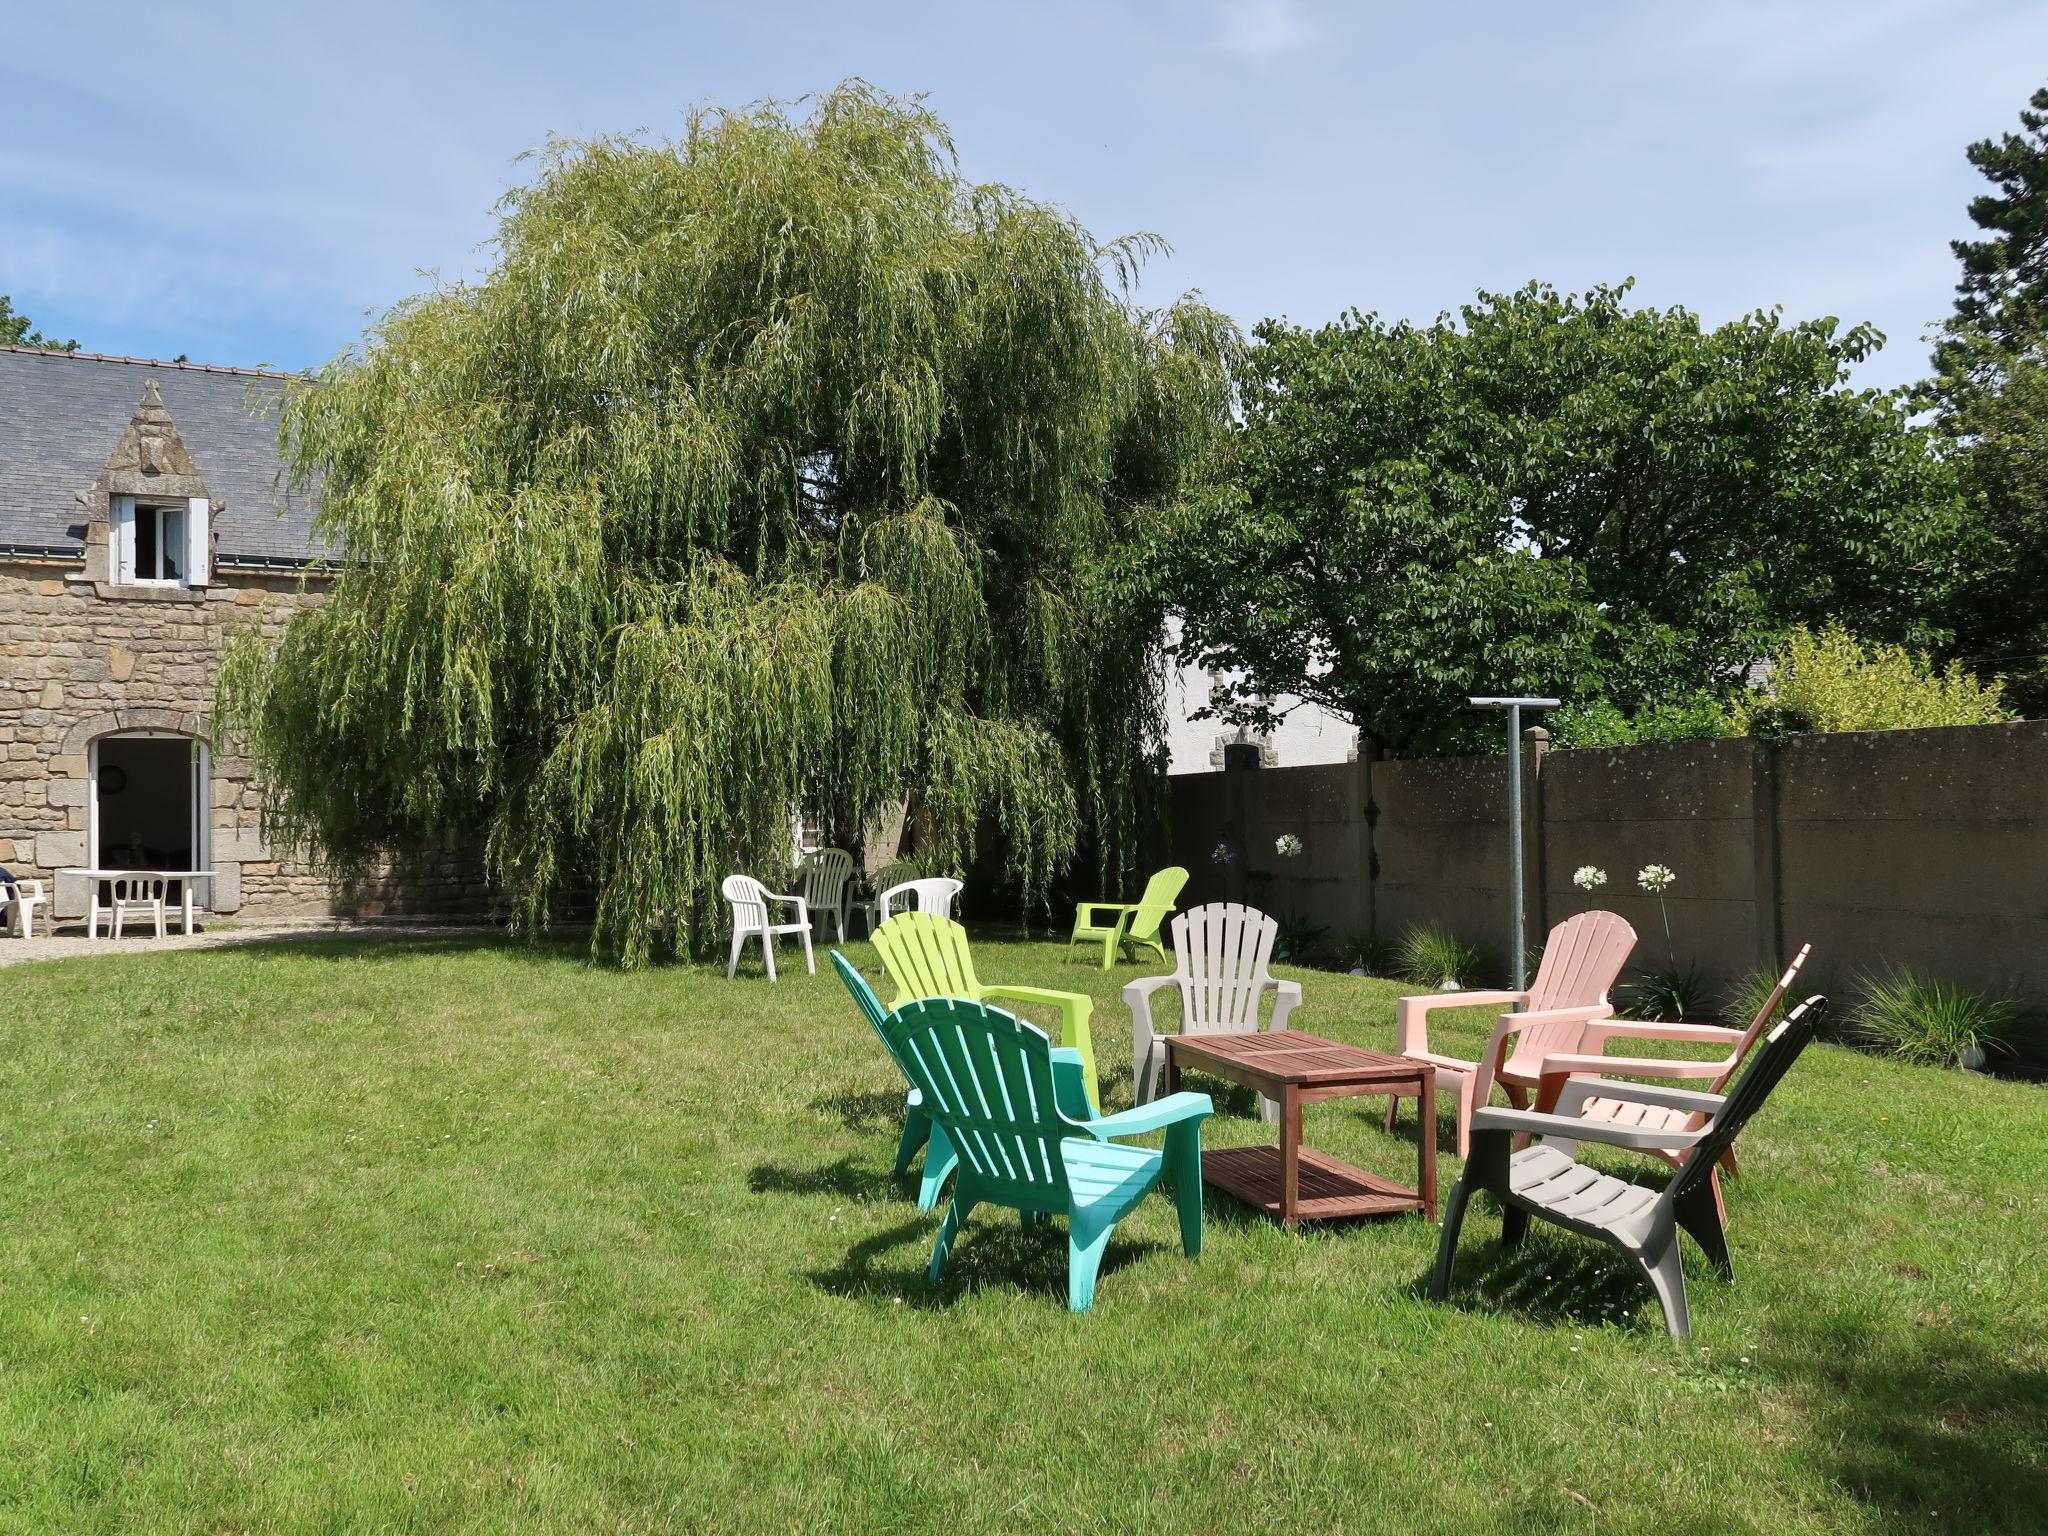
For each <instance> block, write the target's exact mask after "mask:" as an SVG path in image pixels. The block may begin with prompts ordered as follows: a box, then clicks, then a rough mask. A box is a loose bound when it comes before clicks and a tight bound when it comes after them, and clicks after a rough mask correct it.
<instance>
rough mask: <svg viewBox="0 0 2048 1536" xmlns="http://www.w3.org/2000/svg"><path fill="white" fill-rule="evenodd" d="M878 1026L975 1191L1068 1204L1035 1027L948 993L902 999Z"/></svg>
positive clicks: (1048, 1048)
mask: <svg viewBox="0 0 2048 1536" xmlns="http://www.w3.org/2000/svg"><path fill="white" fill-rule="evenodd" d="M883 1028H884V1030H885V1031H886V1032H887V1035H888V1039H889V1040H890V1042H891V1043H892V1044H893V1045H894V1046H895V1048H896V1059H897V1061H898V1062H899V1063H901V1065H902V1067H903V1071H904V1074H905V1075H906V1076H907V1077H908V1078H909V1079H910V1081H911V1083H912V1085H913V1086H914V1087H916V1088H917V1090H918V1091H919V1093H920V1095H921V1096H922V1098H923V1102H924V1108H925V1112H926V1113H927V1114H929V1115H930V1116H931V1117H932V1119H934V1120H935V1121H937V1122H938V1123H939V1124H940V1125H942V1126H944V1127H945V1130H946V1134H947V1136H948V1137H949V1138H950V1139H951V1140H952V1143H953V1146H954V1148H955V1149H956V1150H957V1151H958V1152H959V1154H960V1160H961V1161H962V1162H963V1163H965V1164H966V1165H967V1168H968V1169H969V1170H970V1171H971V1172H972V1173H973V1176H974V1182H975V1184H976V1185H977V1186H978V1191H977V1192H978V1193H979V1194H980V1195H981V1196H982V1197H983V1198H985V1199H991V1200H994V1201H996V1202H998V1203H1001V1204H1009V1205H1024V1206H1027V1207H1033V1208H1039V1209H1058V1208H1060V1207H1062V1206H1064V1205H1066V1204H1068V1203H1069V1199H1070V1195H1069V1190H1068V1185H1067V1169H1066V1164H1065V1162H1064V1161H1063V1160H1062V1159H1061V1156H1060V1142H1061V1141H1062V1140H1063V1139H1064V1138H1065V1137H1066V1136H1067V1135H1068V1133H1069V1129H1070V1128H1069V1126H1068V1124H1067V1122H1066V1120H1065V1119H1064V1117H1062V1116H1061V1114H1060V1113H1059V1111H1058V1109H1056V1108H1055V1107H1054V1106H1055V1103H1056V1100H1055V1099H1054V1097H1053V1077H1052V1042H1051V1041H1050V1040H1049V1039H1047V1038H1046V1035H1045V1032H1044V1031H1043V1030H1041V1029H1038V1028H1037V1027H1036V1026H1034V1025H1030V1024H1026V1023H1025V1022H1024V1021H1023V1020H1021V1019H1019V1018H1017V1017H1016V1016H1014V1015H1012V1014H1008V1013H1005V1012H1004V1011H1003V1010H1002V1009H1000V1008H990V1007H988V1006H986V1005H985V1004H982V1003H970V1002H967V1001H966V1000H964V999H962V998H956V997H939V998H925V999H922V1000H920V1001H918V1002H914V1003H907V1004H905V1005H904V1006H903V1007H901V1008H899V1009H897V1010H896V1011H895V1012H894V1013H892V1014H890V1015H889V1017H888V1018H887V1019H886V1020H885V1021H884V1023H883Z"/></svg>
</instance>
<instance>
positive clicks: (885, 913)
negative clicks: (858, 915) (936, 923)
mask: <svg viewBox="0 0 2048 1536" xmlns="http://www.w3.org/2000/svg"><path fill="white" fill-rule="evenodd" d="M966 889H967V884H966V882H965V881H962V880H953V879H949V878H948V877H946V876H944V875H933V876H930V877H928V878H926V879H923V880H906V881H904V882H903V883H902V884H901V885H898V886H891V887H890V888H888V889H886V890H884V891H883V892H882V894H881V895H880V896H878V897H877V898H876V899H875V904H876V905H877V906H878V907H880V909H881V912H882V921H883V922H885V923H886V922H887V921H889V914H890V913H891V912H892V911H894V912H909V911H918V912H936V913H938V915H939V916H940V917H951V916H952V915H953V898H954V897H955V896H958V895H959V894H960V893H961V892H962V891H964V890H966Z"/></svg>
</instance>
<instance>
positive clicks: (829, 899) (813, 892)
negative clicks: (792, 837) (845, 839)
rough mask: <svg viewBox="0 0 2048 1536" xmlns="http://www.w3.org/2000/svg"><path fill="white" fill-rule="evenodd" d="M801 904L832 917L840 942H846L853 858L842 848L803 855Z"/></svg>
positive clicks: (817, 912)
mask: <svg viewBox="0 0 2048 1536" xmlns="http://www.w3.org/2000/svg"><path fill="white" fill-rule="evenodd" d="M803 875H804V905H805V906H806V907H808V908H809V909H810V910H811V911H812V912H814V913H816V914H817V915H819V916H820V917H822V916H824V915H825V914H826V913H828V912H829V913H830V914H831V915H832V921H833V922H834V923H835V924H837V925H838V932H839V942H840V943H842V944H844V943H845V942H846V916H847V912H846V908H847V902H848V899H849V896H850V894H851V887H852V885H853V855H852V854H850V853H848V852H847V851H846V850H845V849H844V848H820V849H818V850H817V851H816V852H814V853H807V854H805V855H804V862H803Z"/></svg>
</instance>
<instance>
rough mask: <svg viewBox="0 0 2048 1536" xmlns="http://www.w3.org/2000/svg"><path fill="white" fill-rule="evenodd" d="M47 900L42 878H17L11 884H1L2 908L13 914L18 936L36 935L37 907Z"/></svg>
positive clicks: (0, 905)
mask: <svg viewBox="0 0 2048 1536" xmlns="http://www.w3.org/2000/svg"><path fill="white" fill-rule="evenodd" d="M45 900H47V898H46V897H45V896H44V894H43V882H42V881H40V880H16V881H14V882H13V883H12V884H10V885H0V909H4V911H5V912H6V913H8V914H11V915H12V917H13V922H14V932H15V936H16V937H17V938H23V939H32V938H34V937H35V936H36V908H37V907H40V906H42V905H43V903H44V902H45Z"/></svg>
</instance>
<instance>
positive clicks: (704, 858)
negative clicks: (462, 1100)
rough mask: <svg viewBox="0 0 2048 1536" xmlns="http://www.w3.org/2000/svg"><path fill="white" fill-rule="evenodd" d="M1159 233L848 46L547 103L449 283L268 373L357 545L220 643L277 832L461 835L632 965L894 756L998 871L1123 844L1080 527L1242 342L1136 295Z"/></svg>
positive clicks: (1133, 688) (1095, 550)
mask: <svg viewBox="0 0 2048 1536" xmlns="http://www.w3.org/2000/svg"><path fill="white" fill-rule="evenodd" d="M1154 244H1156V242H1154V241H1152V240H1150V239H1149V238H1145V237H1138V238H1130V239H1122V240H1115V241H1110V242H1107V243H1099V242H1097V241H1096V240H1095V239H1094V238H1092V237H1091V236H1090V235H1089V233H1088V232H1087V231H1086V230H1085V229H1083V228H1082V227H1080V225H1078V224H1077V223H1076V222H1075V221H1074V220H1073V219H1072V218H1071V217H1069V216H1068V215H1066V214H1065V213H1063V212H1061V211H1060V210H1057V209H1055V208H1052V207H1049V206H1047V205H1045V204H1043V203H1040V202H1035V201H1032V200H1031V199H1029V198H1027V197H1025V196H1022V195H1020V194H1019V193H1017V192H1015V191H1012V190H1009V189H1007V188H1004V187H1000V186H976V185H970V184H968V183H967V182H965V181H964V180H963V179H962V178H961V176H960V175H959V172H958V170H957V167H956V163H955V159H954V155H953V150H952V145H951V143H950V140H949V138H948V136H947V133H946V129H945V127H944V125H943V124H941V123H940V122H939V121H938V120H937V119H936V118H934V117H933V116H932V115H931V114H930V113H929V112H928V111H927V110H925V109H924V108H923V107H922V106H921V105H920V104H918V103H916V102H914V101H901V100H894V99H890V98H888V97H885V96H883V95H881V94H879V93H877V92H875V91H873V90H871V89H869V88H868V87H866V86H864V85H861V84H859V83H857V82H855V83H850V84H848V85H846V86H843V87H841V88H840V89H838V90H836V91H834V92H832V93H830V94H828V95H826V96H824V97H822V98H820V99H818V100H816V101H815V102H814V103H812V104H811V106H810V109H809V111H808V115H804V116H798V115H797V114H796V113H794V112H793V111H792V110H791V109H790V108H788V107H786V106H783V105H778V104H766V105H761V106H756V107H752V108H748V109H744V110H739V111H707V112H703V113H700V114H697V115H695V116H693V118H692V119H691V121H690V124H689V128H688V132H687V134H686V135H685V136H684V137H683V138H682V139H681V140H680V141H676V142H666V141H650V140H646V139H642V138H630V139H628V138H606V139H600V140H595V141H590V142H579V143H567V142H557V143H554V144H551V145H550V146H549V147H548V148H547V150H546V151H545V152H544V153H542V154H541V155H540V157H539V161H538V172H537V175H536V176H535V177H534V178H533V180H532V182H531V184H530V185H528V186H525V187H523V188H521V189H519V190H517V191H514V192H513V193H511V194H510V195H509V196H508V197H507V198H506V199H505V202H504V204H503V207H502V210H501V219H500V224H499V228H498V233H497V240H496V256H495V262H494V265H493V266H492V268H491V270H490V271H489V273H488V274H487V275H486V276H484V277H483V278H482V279H481V280H479V281H477V282H475V283H474V284H469V285H462V286H453V287H442V288H438V289H436V290H435V291H432V292H430V293H427V294H425V295H422V296H420V297H418V298H416V299H413V300H411V301H409V302H407V303H404V304H401V305H399V306H398V307H397V308H395V309H394V310H392V311H391V312H390V313H389V314H388V315H386V316H384V317H383V318H382V319H381V320H380V321H379V322H378V323H377V324H376V325H375V327H374V328H373V329H372V331H371V332H370V334H369V335H368V337H367V339H366V342H365V344H364V345H363V346H362V347H360V348H357V349H353V350H351V351H350V352H349V353H347V354H345V355H343V356H342V357H341V358H339V359H337V360H336V361H335V362H334V363H333V364H331V365H330V366H328V367H327V368H326V369H325V370H323V371H322V373H321V374H320V376H319V378H318V379H317V381H315V382H313V383H309V384H308V385H307V386H305V387H303V388H298V389H295V390H293V391H292V392H291V393H290V394H289V395H288V397H287V400H286V403H285V405H284V408H283V419H282V424H281V435H282V441H283V444H284V447H285V451H286V454H287V457H288V461H289V464H290V474H291V478H292V480H293V482H294V483H295V484H296V485H298V486H300V487H302V488H305V489H308V490H311V489H313V488H314V487H316V486H317V490H318V494H319V497H320V512H319V522H320V527H321V529H322V530H323V532H324V533H325V534H326V536H327V537H328V538H330V539H331V540H333V541H336V542H337V543H338V544H339V546H340V547H341V548H343V549H344V550H345V551H346V563H345V568H344V569H343V571H342V573H341V575H340V576H339V579H338V580H336V581H335V583H334V585H333V589H332V592H331V594H330V596H329V597H328V599H327V601H326V602H325V603H323V604H321V605H319V606H318V607H315V608H313V609H310V610H308V611H306V612H304V613H302V614H300V615H298V616H296V617H295V618H294V619H293V620H292V621H291V623H290V624H289V626H288V627H287V628H286V630H285V632H284V634H283V636H282V639H281V640H280V642H279V643H278V644H277V645H276V646H275V647H274V649H268V650H266V649H265V648H263V647H262V646H261V645H260V644H258V643H257V642H254V641H247V642H244V643H243V644H242V645H241V646H240V647H239V648H238V649H237V650H236V651H235V652H234V653H233V654H232V655H231V657H230V659H229V662H228V664H227V666H225V667H224V669H223V680H222V703H223V716H224V718H225V719H227V720H228V721H230V722H231V723H232V724H233V725H235V726H237V727H239V728H240V729H241V730H242V731H243V732H244V733H245V734H246V735H247V737H248V739H249V742H250V746H251V750H252V751H253V752H254V754H255V756H256V759H257V761H258V764H259V768H260V771H261V773H262V775H263V777H264V779H265V781H266V783H267V785H268V790H269V796H270V807H271V810H270V814H271V816H272V819H273V823H274V828H275V830H276V832H277V833H278V835H279V836H281V837H284V838H286V839H289V840H294V841H297V842H299V843H302V844H304V845H306V846H309V847H311V848H312V849H313V850H315V851H316V852H318V853H319V854H321V855H323V856H324V857H326V858H327V859H329V860H330V861H333V862H335V863H336V864H338V865H341V866H343V867H348V866H352V865H360V864H362V863H365V862H367V861H369V860H371V859H373V858H375V857H376V856H377V855H378V853H379V851H380V850H381V849H384V848H387V847H399V848H404V847H412V846H418V845H422V844H426V843H431V842H433V841H436V840H438V839H440V838H442V837H443V836H445V835H447V834H448V833H449V832H450V831H454V832H458V833H468V834H470V835H473V836H476V837H479V838H481V839H482V840H483V842H484V845H485V848H486V850H487V854H488V858H489V862H490V865H491V868H492V870H493V873H494V874H495V876H496V877H497V878H498V879H499V880H500V882H501V883H502V884H503V885H504V887H505V888H506V890H507V891H509V892H510V893H512V894H514V895H515V896H516V897H517V898H518V899H519V902H520V907H521V912H522V915H523V916H524V917H525V918H526V919H527V920H529V921H539V920H542V919H544V917H545V916H546V915H547V913H548V912H549V910H550V908H551V906H552V905H553V904H555V903H557V902H558V901H559V900H560V899H561V898H563V897H564V896H565V895H568V894H570V893H577V892H589V893H591V894H592V895H593V896H594V898H595V907H596V917H597V942H598V944H599V945H600V946H601V947H602V948H604V949H606V950H608V951H610V952H613V953H616V954H618V955H620V956H622V957H625V958H626V959H628V960H629V961H631V960H638V959H640V958H642V957H644V956H645V955H646V954H647V953H648V952H649V951H650V949H651V948H654V947H657V946H660V945H663V944H666V943H672V942H676V941H677V940H678V939H679V938H680V937H681V936H682V935H683V934H685V933H686V932H688V931H689V929H690V928H691V926H692V925H693V924H695V925H700V926H701V925H702V924H703V923H704V922H705V921H706V920H710V921H714V922H715V921H719V920H721V919H720V918H719V916H718V898H717V882H718V880H719V879H720V878H721V877H722V876H724V875H725V874H728V873H730V872H732V871H733V870H735V869H740V868H746V867H749V866H753V867H774V866H775V865H777V864H778V863H786V861H787V859H788V856H789V848H790V823H789V818H790V814H791V812H792V810H794V809H795V808H797V807H804V808H808V809H812V810H816V811H819V812H821V813H823V814H824V815H825V816H826V817H827V818H828V820H829V822H830V824H831V825H833V826H834V827H835V828H837V829H839V830H840V831H841V832H842V834H847V833H854V832H857V831H858V829H859V828H861V827H864V826H866V825H868V824H869V823H870V821H871V819H872V818H874V817H875V816H876V814H877V813H878V812H879V811H880V810H881V809H882V808H883V807H885V806H887V805H889V804H891V803H893V802H895V801H898V800H900V799H903V798H905V797H908V798H910V799H911V800H912V801H913V803H914V805H915V807H916V809H917V812H918V815H917V820H918V822H919V824H920V826H921V827H922V828H923V829H924V833H925V836H926V837H927V839H928V844H927V851H929V852H931V853H934V854H935V855H937V856H938V857H941V858H945V859H950V860H954V861H964V860H965V859H966V858H968V857H969V856H970V855H971V853H972V851H973V844H974V838H975V831H976V827H977V826H978V825H979V824H981V823H982V822H983V820H984V819H985V818H991V819H993V821H994V822H995V823H996V824H997V825H998V826H999V827H1000V829H1001V832H1002V834H1003V839H1004V843H1005V847H1006V849H1007V857H1008V859H1009V861H1010V867H1011V871H1012V873H1013V875H1014V876H1015V878H1016V880H1017V881H1018V882H1019V884H1020V885H1021V886H1022V888H1023V889H1024V891H1025V893H1026V894H1027V896H1028V895H1032V894H1035V893H1038V892H1040V891H1042V890H1043V888H1044V885H1045V882H1046V880H1047V879H1048V877H1049V876H1050V875H1051V874H1052V873H1053V872H1054V871H1056V870H1057V869H1058V868H1060V867H1061V866H1062V865H1063V864H1064V863H1065V862H1066V861H1067V860H1069V859H1070V858H1071V857H1072V856H1073V855H1074V853H1075V850H1076V848H1077V847H1081V846H1087V847H1092V848H1093V849H1094V850H1095V852H1096V854H1097V857H1098V858H1099V859H1100V860H1101V861H1102V862H1103V863H1105V864H1107V865H1111V866H1117V865H1123V864H1127V863H1128V861H1129V860H1130V858H1131V857H1132V856H1133V837H1134V834H1135V831H1136V827H1135V824H1134V822H1135V817H1136V815H1137V813H1138V811H1139V809H1140V807H1141V805H1142V803H1143V801H1144V798H1145V796H1146V794H1147V792H1148V786H1149V785H1150V784H1151V783H1152V782H1153V780H1154V777H1155V775H1156V772H1157V756H1158V742H1159V739H1160V735H1161V727H1162V722H1161V719H1160V710H1161V705H1160V697H1161V694H1160V689H1159V678H1158V650H1157V635H1158V632H1159V620H1160V614H1159V611H1158V609H1157V607H1156V606H1152V607H1149V608H1148V607H1147V606H1145V605H1144V604H1143V603H1139V602H1132V601H1124V600H1117V601H1111V600H1109V599H1108V598H1107V596H1106V595H1105V593H1104V592H1103V591H1102V589H1101V578H1100V575H1099V564H1100V561H1101V557H1102V555H1103V554H1104V552H1105V551H1107V550H1108V549H1110V548H1111V547H1112V546H1114V545H1115V544H1117V543H1118V542H1119V541H1120V540H1121V539H1123V538H1124V537H1126V536H1127V534H1128V532H1129V530H1131V529H1132V528H1133V527H1134V526H1136V525H1137V524H1138V523H1139V522H1141V521H1143V520H1145V519H1146V518H1148V517H1149V516H1151V515H1153V514H1152V509H1153V508H1155V507H1156V506H1157V505H1159V504H1161V503H1163V502H1165V501H1168V500H1171V499H1173V498H1176V497H1178V496H1180V495H1181V494H1183V493H1184V492H1186V491H1187V490H1188V489H1189V488H1190V487H1191V486H1193V485H1195V484H1197V483H1199V481H1200V480H1201V478H1202V476H1203V475H1204V474H1206V473H1207V472H1208V467H1209V465H1210V464H1211V463H1212V461H1213V460H1214V458H1215V456H1216V451H1217V448H1218V445H1219V443H1220V442H1221V440H1222V438H1223V436H1224V433H1225V431H1226V429H1227V424H1228V420H1229V412H1230V407H1231V389H1232V361H1233V358H1234V356H1235V354H1236V352H1237V351H1238V348H1239V341H1238V337H1237V335H1236V333H1235V331H1234V329H1233V328H1232V327H1231V326H1230V324H1229V323H1228V322H1227V321H1225V320H1224V319H1222V318H1221V317H1220V316H1218V315H1217V314H1215V313H1214V312H1212V311H1210V310H1209V309H1207V308H1205V307H1203V306H1202V305H1200V304H1199V303H1196V302H1193V301H1183V302H1181V303H1179V304H1176V305H1174V306H1172V307H1169V308H1166V309H1163V310H1157V311H1147V310H1143V309H1140V308H1138V307H1136V306H1135V305H1134V303H1133V302H1132V300H1131V299H1130V296H1129V286H1128V285H1129V279H1130V278H1131V276H1132V274H1133V272H1134V270H1135V267H1136V264H1137V263H1138V262H1139V260H1140V259H1141V258H1142V257H1143V256H1144V255H1145V254H1146V253H1147V252H1148V250H1149V249H1151V247H1152V246H1153V245H1154Z"/></svg>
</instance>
